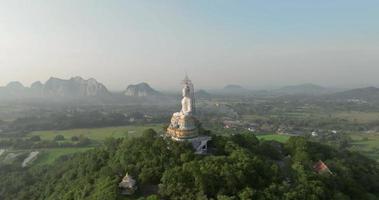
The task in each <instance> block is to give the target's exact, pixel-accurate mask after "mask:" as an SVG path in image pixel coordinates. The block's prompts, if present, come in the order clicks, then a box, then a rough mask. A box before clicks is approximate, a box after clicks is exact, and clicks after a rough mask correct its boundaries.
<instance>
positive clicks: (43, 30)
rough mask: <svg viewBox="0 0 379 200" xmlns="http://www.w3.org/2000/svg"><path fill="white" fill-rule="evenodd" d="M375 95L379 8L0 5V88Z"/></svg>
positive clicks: (296, 2)
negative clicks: (74, 85) (54, 83)
mask: <svg viewBox="0 0 379 200" xmlns="http://www.w3.org/2000/svg"><path fill="white" fill-rule="evenodd" d="M186 72H187V73H188V74H189V76H190V78H191V79H192V80H193V82H194V83H195V86H196V87H197V88H220V87H223V86H224V85H226V84H230V83H232V84H240V85H243V86H245V87H249V88H263V87H267V86H280V85H293V84H300V83H315V84H320V85H323V86H333V87H355V86H367V85H373V86H379V1H377V0H360V1H357V0H318V1H305V0H288V1H283V0H267V1H263V0H260V1H258V0H257V1H253V0H246V1H238V0H233V1H230V0H214V1H204V0H192V1H187V0H150V1H147V0H146V1H145V0H136V1H128V0H120V1H115V0H106V1H105V0H104V1H103V0H101V1H100V0H80V1H78V0H33V1H19V0H4V1H2V0H0V85H5V84H7V83H8V82H9V81H13V80H18V81H20V82H22V83H23V84H25V85H30V84H31V83H32V82H33V81H36V80H40V81H42V82H44V81H46V80H47V79H48V78H49V77H51V76H54V77H60V78H69V77H71V76H77V75H79V76H82V77H84V78H90V77H93V78H96V79H97V80H98V81H100V82H102V83H104V84H105V85H106V86H107V87H108V88H109V89H112V90H119V89H123V88H125V87H126V86H127V85H128V84H133V83H138V82H142V81H145V82H148V83H150V84H151V85H152V86H153V87H155V88H158V89H174V88H178V87H179V86H178V84H179V82H180V80H181V79H182V78H183V77H184V74H185V73H186Z"/></svg>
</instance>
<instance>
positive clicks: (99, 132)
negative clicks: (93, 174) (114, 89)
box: [26, 124, 162, 141]
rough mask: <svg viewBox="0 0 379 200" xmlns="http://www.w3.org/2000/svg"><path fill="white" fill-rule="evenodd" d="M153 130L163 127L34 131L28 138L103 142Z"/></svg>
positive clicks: (155, 125) (135, 126)
mask: <svg viewBox="0 0 379 200" xmlns="http://www.w3.org/2000/svg"><path fill="white" fill-rule="evenodd" d="M148 128H153V129H155V130H157V131H159V130H160V129H161V128H162V126H161V125H160V124H149V125H140V126H138V125H129V126H116V127H105V128H83V129H70V130H50V131H34V132H31V133H29V134H28V135H27V136H26V137H32V136H39V137H41V139H42V140H53V139H54V138H55V136H57V135H63V136H64V137H65V140H70V138H71V137H73V136H80V135H82V136H85V137H88V138H89V139H91V140H96V141H103V140H104V139H106V138H110V137H113V138H123V137H136V136H139V135H140V134H141V133H142V132H143V131H144V130H146V129H148Z"/></svg>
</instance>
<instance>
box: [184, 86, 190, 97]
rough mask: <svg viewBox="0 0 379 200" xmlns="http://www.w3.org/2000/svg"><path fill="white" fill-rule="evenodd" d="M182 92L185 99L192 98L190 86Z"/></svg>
mask: <svg viewBox="0 0 379 200" xmlns="http://www.w3.org/2000/svg"><path fill="white" fill-rule="evenodd" d="M182 92H183V97H190V88H189V86H188V85H186V86H184V88H183V91H182Z"/></svg>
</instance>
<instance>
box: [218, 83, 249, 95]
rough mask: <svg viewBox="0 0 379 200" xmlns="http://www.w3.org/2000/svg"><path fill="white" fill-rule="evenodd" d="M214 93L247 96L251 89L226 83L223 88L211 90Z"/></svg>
mask: <svg viewBox="0 0 379 200" xmlns="http://www.w3.org/2000/svg"><path fill="white" fill-rule="evenodd" d="M212 93H214V94H221V95H236V96H248V95H251V94H252V91H250V90H248V89H246V88H244V87H242V86H240V85H235V84H229V85H226V86H225V87H224V88H222V89H219V90H212Z"/></svg>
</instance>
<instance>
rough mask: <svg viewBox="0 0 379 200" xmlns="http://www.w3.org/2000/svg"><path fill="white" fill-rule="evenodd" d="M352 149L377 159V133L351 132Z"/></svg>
mask: <svg viewBox="0 0 379 200" xmlns="http://www.w3.org/2000/svg"><path fill="white" fill-rule="evenodd" d="M350 137H351V139H352V140H353V142H352V147H351V148H350V149H351V150H352V151H358V152H361V153H362V154H364V155H366V156H368V157H370V158H372V159H375V160H377V161H379V133H351V134H350Z"/></svg>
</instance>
